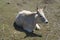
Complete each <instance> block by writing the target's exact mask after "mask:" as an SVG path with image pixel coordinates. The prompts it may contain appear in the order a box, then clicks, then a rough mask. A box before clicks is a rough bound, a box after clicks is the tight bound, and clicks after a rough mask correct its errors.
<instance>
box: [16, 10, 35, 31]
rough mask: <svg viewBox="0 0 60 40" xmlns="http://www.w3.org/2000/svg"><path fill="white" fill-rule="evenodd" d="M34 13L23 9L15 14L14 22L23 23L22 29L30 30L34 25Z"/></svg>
mask: <svg viewBox="0 0 60 40" xmlns="http://www.w3.org/2000/svg"><path fill="white" fill-rule="evenodd" d="M35 15H36V13H35V12H30V11H26V10H23V11H21V12H19V14H18V15H17V16H16V24H17V25H19V26H20V25H23V29H24V30H27V31H28V32H32V30H34V28H35V25H36V17H35Z"/></svg>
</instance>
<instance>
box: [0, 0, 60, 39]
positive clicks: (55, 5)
mask: <svg viewBox="0 0 60 40" xmlns="http://www.w3.org/2000/svg"><path fill="white" fill-rule="evenodd" d="M37 3H38V7H39V8H42V7H44V6H46V7H45V9H44V13H45V15H46V18H47V19H48V21H49V23H48V24H45V23H39V25H40V27H41V29H40V30H35V31H34V33H36V34H40V35H42V37H38V36H30V37H26V38H24V37H25V36H26V34H25V32H21V31H18V30H16V29H15V28H14V26H13V23H14V20H15V17H16V15H17V14H18V12H19V11H21V10H29V11H36V5H37ZM0 40H60V0H0Z"/></svg>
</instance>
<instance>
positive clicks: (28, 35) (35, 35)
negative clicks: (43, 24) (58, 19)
mask: <svg viewBox="0 0 60 40" xmlns="http://www.w3.org/2000/svg"><path fill="white" fill-rule="evenodd" d="M13 26H14V28H15V29H16V30H17V31H20V32H24V33H25V34H26V36H25V37H24V38H26V37H42V35H38V34H35V33H33V32H32V33H29V32H27V31H25V30H24V29H23V28H22V27H23V26H22V25H21V27H20V26H18V25H16V23H15V22H14V23H13Z"/></svg>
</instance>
